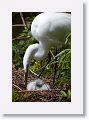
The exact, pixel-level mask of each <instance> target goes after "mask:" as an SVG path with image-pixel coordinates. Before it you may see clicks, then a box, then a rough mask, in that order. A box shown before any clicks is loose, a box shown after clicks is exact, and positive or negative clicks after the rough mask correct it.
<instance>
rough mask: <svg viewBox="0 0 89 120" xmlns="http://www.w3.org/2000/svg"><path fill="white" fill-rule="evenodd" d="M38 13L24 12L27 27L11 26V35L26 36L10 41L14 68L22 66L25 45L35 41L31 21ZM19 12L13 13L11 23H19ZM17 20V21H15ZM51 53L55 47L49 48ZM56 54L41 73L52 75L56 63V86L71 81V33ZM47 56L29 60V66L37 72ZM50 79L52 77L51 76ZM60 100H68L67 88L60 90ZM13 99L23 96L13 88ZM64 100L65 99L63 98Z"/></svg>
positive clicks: (45, 61)
mask: <svg viewBox="0 0 89 120" xmlns="http://www.w3.org/2000/svg"><path fill="white" fill-rule="evenodd" d="M37 14H39V13H29V15H28V14H27V13H26V14H25V13H24V16H25V17H24V18H25V22H26V26H27V27H19V28H20V29H21V30H20V31H19V29H18V28H17V29H16V30H14V29H15V28H13V29H12V30H13V31H12V33H13V35H12V37H13V38H14V37H18V36H20V37H22V38H24V37H27V38H26V39H24V40H14V41H13V42H12V62H13V65H14V67H15V68H16V69H18V68H23V56H24V53H25V51H26V49H27V47H28V46H29V45H31V44H34V43H36V42H37V41H36V40H35V39H34V38H33V37H32V35H31V31H30V28H31V22H32V20H33V19H34V17H35V16H36V15H37ZM18 16H19V13H13V20H12V21H13V24H19V23H21V19H20V18H19V17H18ZM17 21H18V22H17ZM51 51H52V53H53V54H54V55H55V48H54V47H52V48H51ZM57 53H58V54H57V55H55V59H53V58H51V62H50V63H49V64H48V65H47V66H46V68H45V71H44V72H43V73H42V76H43V77H46V78H48V77H50V76H52V75H53V71H54V65H55V64H57V68H56V73H55V74H56V82H55V85H56V87H58V86H60V85H61V84H69V83H70V82H71V34H70V33H69V34H68V35H67V36H66V40H65V45H64V46H62V48H60V49H59V50H58V52H57ZM48 59H49V58H48V56H47V58H45V59H44V60H42V61H35V60H32V61H31V65H30V68H29V69H31V70H32V71H34V72H36V73H37V74H38V73H39V72H40V71H41V70H42V67H43V66H44V65H45V64H46V63H47V61H48ZM51 79H52V78H51ZM60 94H61V101H62V100H64V98H66V99H67V100H69V101H70V98H71V92H70V90H69V89H68V91H67V92H65V91H61V92H60ZM12 95H13V96H12V98H13V101H24V98H26V96H24V98H23V97H22V96H21V95H20V96H19V94H18V93H17V92H16V91H14V90H13V93H12ZM33 96H34V95H33ZM64 101H65V100H64Z"/></svg>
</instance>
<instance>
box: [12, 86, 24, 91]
mask: <svg viewBox="0 0 89 120" xmlns="http://www.w3.org/2000/svg"><path fill="white" fill-rule="evenodd" d="M12 85H13V86H14V87H15V88H16V89H18V90H20V91H22V89H21V88H20V87H18V86H17V85H15V84H12Z"/></svg>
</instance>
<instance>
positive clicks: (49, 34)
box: [23, 13, 71, 90]
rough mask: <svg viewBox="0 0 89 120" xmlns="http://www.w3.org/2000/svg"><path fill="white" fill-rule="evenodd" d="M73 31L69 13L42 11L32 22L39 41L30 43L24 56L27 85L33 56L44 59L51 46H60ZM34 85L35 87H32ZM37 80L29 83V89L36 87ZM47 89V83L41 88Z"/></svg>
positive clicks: (34, 33)
mask: <svg viewBox="0 0 89 120" xmlns="http://www.w3.org/2000/svg"><path fill="white" fill-rule="evenodd" d="M70 32H71V16H70V14H68V13H41V14H39V15H38V16H37V17H35V19H34V20H33V22H32V24H31V33H32V35H33V37H34V38H35V39H36V40H37V41H38V42H39V43H36V44H32V45H30V46H29V47H28V48H27V50H26V52H25V55H24V58H23V66H24V70H25V85H26V84H27V82H26V81H27V73H28V66H29V64H30V61H31V59H32V58H34V59H35V60H43V59H44V58H45V57H46V56H47V55H48V53H49V50H50V48H51V46H56V47H60V46H61V45H63V44H64V43H65V39H66V36H67V35H68V34H69V33H70ZM32 85H33V87H32ZM34 86H36V81H33V82H31V83H29V84H28V85H27V89H28V90H31V89H35V88H34ZM44 88H45V89H46V86H45V84H44V85H43V86H42V87H41V88H40V89H44Z"/></svg>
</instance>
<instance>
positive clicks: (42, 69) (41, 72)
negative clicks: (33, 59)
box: [38, 52, 51, 78]
mask: <svg viewBox="0 0 89 120" xmlns="http://www.w3.org/2000/svg"><path fill="white" fill-rule="evenodd" d="M48 56H49V59H48V62H47V63H46V65H45V66H43V68H42V70H41V72H40V73H39V75H38V78H39V77H40V76H41V74H42V73H43V72H44V70H45V68H46V66H47V65H48V64H49V62H50V61H51V53H50V52H49V55H48Z"/></svg>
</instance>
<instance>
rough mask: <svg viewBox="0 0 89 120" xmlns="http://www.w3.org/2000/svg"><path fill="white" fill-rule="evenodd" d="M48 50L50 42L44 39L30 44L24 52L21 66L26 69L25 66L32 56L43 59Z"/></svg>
mask: <svg viewBox="0 0 89 120" xmlns="http://www.w3.org/2000/svg"><path fill="white" fill-rule="evenodd" d="M49 50H50V44H49V43H48V42H46V41H39V44H38V43H36V44H32V45H30V46H29V47H28V48H27V49H26V52H25V55H24V58H23V66H24V70H25V71H26V68H27V66H29V64H30V61H31V59H32V58H34V59H35V60H43V59H44V58H45V57H46V56H47V54H48V52H49Z"/></svg>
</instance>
